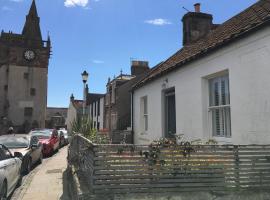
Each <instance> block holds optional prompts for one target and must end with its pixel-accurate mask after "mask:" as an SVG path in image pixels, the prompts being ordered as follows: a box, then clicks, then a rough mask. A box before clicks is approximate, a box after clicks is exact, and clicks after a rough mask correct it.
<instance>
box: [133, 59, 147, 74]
mask: <svg viewBox="0 0 270 200" xmlns="http://www.w3.org/2000/svg"><path fill="white" fill-rule="evenodd" d="M149 69H150V68H149V66H148V62H147V61H139V60H133V61H132V62H131V75H132V76H139V75H142V74H145V73H146V72H148V71H149Z"/></svg>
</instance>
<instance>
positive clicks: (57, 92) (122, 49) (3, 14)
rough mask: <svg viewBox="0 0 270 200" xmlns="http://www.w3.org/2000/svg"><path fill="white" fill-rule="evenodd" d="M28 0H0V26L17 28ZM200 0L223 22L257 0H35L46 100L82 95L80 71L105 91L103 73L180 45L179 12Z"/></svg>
mask: <svg viewBox="0 0 270 200" xmlns="http://www.w3.org/2000/svg"><path fill="white" fill-rule="evenodd" d="M31 2H32V0H0V29H3V30H5V31H9V30H11V31H13V32H16V33H20V32H21V31H22V28H23V25H24V22H25V15H26V14H27V13H28V10H29V8H30V4H31ZM197 2H200V3H201V4H202V12H207V13H211V14H213V17H214V23H222V22H224V21H226V20H227V19H229V18H230V17H232V16H234V15H235V14H237V13H239V12H240V11H242V10H244V9H245V8H247V7H248V6H250V5H252V4H253V3H255V2H256V0H237V1H236V0H218V1H217V0H200V1H198V0H36V4H37V8H38V14H39V16H40V18H41V29H42V35H43V38H44V39H46V38H47V33H48V32H49V33H50V36H51V40H52V51H53V56H52V58H51V59H50V65H49V82H48V106H59V107H61V106H68V104H69V96H70V94H71V93H74V96H75V98H78V99H79V98H82V81H81V75H80V74H81V72H82V71H83V70H87V71H88V72H89V75H90V77H89V82H88V83H89V88H90V91H91V92H96V93H104V92H105V90H106V87H105V85H106V82H107V80H108V77H113V76H114V75H118V74H119V72H120V70H121V69H122V70H123V72H124V73H130V60H131V59H138V60H147V61H149V63H150V66H151V67H153V66H155V65H156V64H158V63H159V62H161V61H162V60H165V59H166V58H168V57H169V56H170V55H172V54H173V53H175V52H176V51H177V50H178V49H180V48H181V46H182V22H181V19H182V16H183V15H184V14H185V13H186V11H185V10H184V9H183V8H182V7H183V6H184V7H185V8H187V9H188V10H191V11H193V10H194V8H193V4H194V3H197Z"/></svg>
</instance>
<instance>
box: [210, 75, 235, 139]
mask: <svg viewBox="0 0 270 200" xmlns="http://www.w3.org/2000/svg"><path fill="white" fill-rule="evenodd" d="M209 111H210V114H211V119H212V131H213V136H219V137H231V111H230V90H229V76H228V75H225V76H221V77H217V78H213V79H210V80H209Z"/></svg>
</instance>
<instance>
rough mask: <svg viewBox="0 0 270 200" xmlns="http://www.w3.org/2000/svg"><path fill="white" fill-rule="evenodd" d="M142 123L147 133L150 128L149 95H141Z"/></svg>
mask: <svg viewBox="0 0 270 200" xmlns="http://www.w3.org/2000/svg"><path fill="white" fill-rule="evenodd" d="M141 123H142V126H141V127H142V132H143V133H147V131H148V130H149V112H148V97H147V96H143V97H141Z"/></svg>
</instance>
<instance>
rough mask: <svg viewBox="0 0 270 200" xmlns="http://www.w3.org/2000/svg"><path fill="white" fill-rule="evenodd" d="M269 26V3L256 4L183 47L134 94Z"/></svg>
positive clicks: (151, 73)
mask: <svg viewBox="0 0 270 200" xmlns="http://www.w3.org/2000/svg"><path fill="white" fill-rule="evenodd" d="M269 22H270V0H259V1H258V2H257V3H255V4H253V5H252V6H250V7H249V8H247V9H246V10H244V11H243V12H241V13H239V14H238V15H236V16H234V17H232V18H231V19H229V20H228V21H226V22H224V23H223V24H221V25H220V26H218V27H217V28H216V29H214V30H213V31H211V32H210V33H209V34H208V35H207V36H206V37H204V38H202V39H200V40H199V41H197V42H195V43H193V44H191V45H189V46H184V47H183V48H182V49H180V50H179V51H178V52H176V53H175V54H174V55H172V56H171V57H170V58H169V59H167V60H166V61H164V62H163V63H162V64H160V65H158V66H156V67H154V68H153V69H151V70H150V72H149V73H148V75H147V76H146V77H145V78H144V79H143V80H141V81H140V82H138V83H137V84H136V85H135V86H134V87H133V89H134V90H135V89H137V88H139V87H141V86H143V85H145V84H147V83H148V82H150V81H152V80H155V79H157V78H158V77H161V76H163V75H164V74H167V73H169V72H171V71H173V70H175V69H178V68H180V67H182V66H184V65H185V64H187V63H189V62H191V61H193V60H195V59H198V58H199V57H201V56H203V55H206V54H207V53H210V52H212V51H213V50H216V49H217V48H220V47H222V46H224V45H226V44H229V43H231V42H233V41H235V40H236V39H239V38H242V37H243V36H245V35H247V34H249V33H252V32H253V31H255V30H258V29H260V28H261V27H263V26H265V25H267V24H269Z"/></svg>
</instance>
